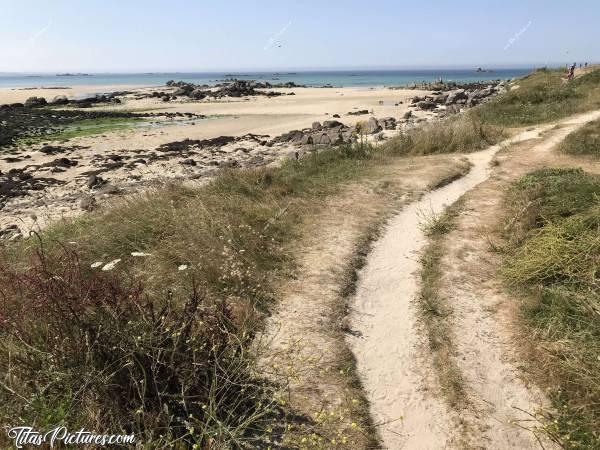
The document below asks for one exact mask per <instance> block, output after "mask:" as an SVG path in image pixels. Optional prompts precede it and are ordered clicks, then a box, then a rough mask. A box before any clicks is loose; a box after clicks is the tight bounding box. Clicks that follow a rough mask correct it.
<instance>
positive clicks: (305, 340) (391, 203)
mask: <svg viewBox="0 0 600 450" xmlns="http://www.w3.org/2000/svg"><path fill="white" fill-rule="evenodd" d="M463 170H464V162H463V161H462V158H461V157H460V156H457V155H436V156H432V157H426V158H417V159H412V158H399V159H397V160H396V161H394V162H392V163H390V164H389V165H388V166H386V167H385V168H380V169H378V172H377V176H373V177H365V178H363V179H362V180H360V181H357V182H356V183H352V184H349V185H346V186H344V189H343V190H342V192H341V193H340V194H339V195H334V196H332V197H331V198H329V199H328V200H327V201H326V204H325V205H324V206H323V207H322V208H320V211H319V214H318V215H316V216H315V221H314V223H309V224H306V225H305V226H306V230H305V232H304V233H303V237H302V239H299V241H298V242H299V247H298V248H297V249H295V250H294V251H293V254H294V255H295V258H296V260H297V262H298V267H297V269H296V270H295V271H294V277H292V278H291V279H286V281H285V282H284V283H282V286H281V287H280V289H279V290H278V297H280V298H281V301H280V302H279V303H278V305H277V307H276V309H275V311H274V313H273V315H272V316H271V317H270V319H269V321H268V323H267V329H266V331H265V337H264V339H263V340H264V341H266V342H268V351H267V352H266V353H265V355H264V359H263V363H264V364H266V365H267V366H269V367H273V366H274V365H276V366H277V367H279V368H280V369H279V370H283V371H284V373H282V374H279V377H282V376H289V377H290V378H289V403H290V405H291V406H292V407H293V409H294V411H296V412H298V413H300V414H302V415H305V416H307V417H315V414H318V413H319V412H320V411H323V410H324V411H326V413H330V412H334V413H335V417H336V419H335V420H334V421H333V423H331V419H330V422H328V423H327V424H326V425H325V426H326V427H327V428H329V430H330V431H331V430H332V429H335V430H336V431H337V430H343V433H344V435H345V436H348V437H349V442H348V443H347V444H342V443H341V442H338V444H339V446H333V445H332V446H331V448H344V449H347V448H351V449H356V448H365V447H366V445H367V442H366V440H365V436H363V435H362V428H361V427H362V426H363V425H364V424H362V423H361V422H362V421H361V418H360V417H356V411H353V410H354V409H355V408H357V407H359V408H361V409H362V406H361V405H356V404H355V403H354V402H353V399H354V398H355V397H358V398H360V397H361V395H360V393H359V392H356V388H355V387H354V386H352V380H351V379H349V378H348V377H347V376H346V375H344V376H341V375H340V374H339V373H338V370H336V368H339V367H340V366H342V367H343V366H345V365H346V363H345V362H343V361H342V360H343V358H345V353H346V346H345V342H344V332H343V331H342V328H341V326H340V324H339V323H337V321H338V320H339V319H340V318H339V317H338V315H339V305H340V304H342V303H343V302H344V300H343V299H342V298H340V295H341V294H340V285H341V284H343V282H344V274H345V273H346V271H347V270H348V265H349V264H350V263H351V261H352V258H353V257H354V252H355V251H356V246H357V242H358V241H359V240H360V238H361V236H362V235H364V234H365V232H366V229H367V228H368V227H369V226H372V225H373V223H374V222H377V221H378V220H379V219H378V217H379V216H380V215H381V214H385V213H386V212H388V211H389V210H390V209H393V208H397V207H399V206H401V205H402V204H405V203H408V202H410V201H411V200H412V199H414V198H415V197H416V196H419V195H420V194H421V192H422V191H426V190H428V189H429V186H431V185H435V184H437V183H439V182H440V181H441V180H443V179H446V178H448V177H451V176H456V175H457V174H459V173H461V172H462V171H463ZM400 180H401V181H400ZM361 404H362V402H361ZM348 411H350V412H348ZM340 412H343V418H340V416H339V413H340ZM353 421H356V422H359V423H361V427H359V428H358V429H354V428H352V426H351V422H353ZM321 431H323V430H321ZM334 436H335V434H334ZM332 437H333V436H332ZM294 448H295V447H294ZM300 448H305V446H300Z"/></svg>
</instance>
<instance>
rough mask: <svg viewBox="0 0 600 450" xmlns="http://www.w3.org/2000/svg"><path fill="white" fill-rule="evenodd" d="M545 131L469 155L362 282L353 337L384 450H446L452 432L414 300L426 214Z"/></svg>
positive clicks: (390, 235) (417, 208)
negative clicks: (434, 385) (457, 175)
mask: <svg viewBox="0 0 600 450" xmlns="http://www.w3.org/2000/svg"><path fill="white" fill-rule="evenodd" d="M551 127H552V125H546V126H542V127H538V128H533V129H530V130H529V131H525V132H522V133H520V134H518V135H517V136H515V137H513V138H511V139H508V140H507V141H504V142H503V143H501V144H498V145H495V146H492V147H490V148H488V149H486V150H484V151H481V152H477V153H473V154H471V155H469V160H470V161H471V162H472V164H473V168H472V170H471V172H470V173H469V174H468V175H467V176H465V177H463V178H461V179H459V180H457V181H455V182H454V183H452V184H450V185H448V186H445V187H443V188H441V189H439V190H437V191H434V192H431V193H430V194H428V195H426V196H425V197H424V198H422V199H421V200H420V201H418V202H416V203H413V204H411V205H409V206H408V207H406V208H405V209H404V210H403V211H402V212H400V213H399V214H398V215H397V216H395V217H394V218H393V219H392V220H391V221H390V222H389V224H388V225H387V227H386V230H385V231H384V234H383V236H382V238H381V239H380V240H379V241H378V242H377V243H376V245H375V247H374V248H373V251H372V252H371V254H370V255H369V257H368V261H367V265H366V267H365V268H364V269H363V270H362V271H361V273H360V274H359V282H358V286H357V293H356V296H355V299H354V302H353V311H352V313H351V323H352V328H353V329H354V330H356V331H358V332H359V333H357V336H358V337H355V336H349V337H348V341H349V344H350V347H351V348H352V351H353V352H354V354H355V356H356V359H357V363H358V370H359V373H360V376H361V379H362V381H363V384H364V388H365V390H366V393H367V397H368V398H369V400H370V402H371V413H372V414H373V418H374V421H375V423H376V424H378V425H379V426H380V432H381V437H382V440H383V446H384V448H388V449H395V450H397V449H401V448H408V449H416V448H419V449H440V448H444V447H446V445H447V444H448V443H449V441H450V438H451V434H452V431H453V430H452V428H453V427H452V424H451V419H450V417H449V414H448V412H447V410H446V406H445V405H444V403H443V401H442V400H441V399H440V398H439V397H437V396H435V395H433V394H432V393H429V392H428V390H429V389H430V388H431V386H430V383H428V382H427V378H428V377H429V378H431V376H432V375H431V369H430V367H429V361H428V360H427V358H426V357H424V356H422V355H421V354H422V348H423V346H422V345H421V344H422V341H423V339H422V337H421V334H420V333H419V332H418V329H417V327H418V320H417V311H416V305H415V304H414V299H415V297H416V295H417V294H418V290H419V286H418V270H419V269H420V263H419V255H418V254H419V252H420V251H421V250H422V249H423V248H424V246H425V244H426V243H427V240H426V238H425V236H424V234H423V232H422V231H421V228H420V223H421V222H422V218H423V214H424V213H425V214H430V213H431V211H433V212H436V213H437V212H440V211H442V210H443V209H444V207H445V206H448V205H450V204H452V203H454V202H455V201H456V200H458V199H459V198H460V197H461V196H462V195H463V194H464V193H466V192H467V191H469V190H471V189H473V188H474V187H475V186H477V185H478V184H480V183H482V182H483V181H485V180H486V179H487V178H488V177H489V173H490V170H489V163H490V161H491V160H492V158H493V157H494V155H495V154H496V152H497V151H498V150H499V149H500V148H501V147H502V146H503V145H510V144H513V143H516V142H521V141H524V140H528V139H532V138H535V137H538V136H539V133H540V132H543V131H546V130H548V129H550V128H551Z"/></svg>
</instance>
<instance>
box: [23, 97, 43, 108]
mask: <svg viewBox="0 0 600 450" xmlns="http://www.w3.org/2000/svg"><path fill="white" fill-rule="evenodd" d="M47 103H48V102H46V99H45V98H44V97H29V98H28V99H27V100H26V101H25V106H27V107H29V108H32V107H34V106H43V105H46V104H47Z"/></svg>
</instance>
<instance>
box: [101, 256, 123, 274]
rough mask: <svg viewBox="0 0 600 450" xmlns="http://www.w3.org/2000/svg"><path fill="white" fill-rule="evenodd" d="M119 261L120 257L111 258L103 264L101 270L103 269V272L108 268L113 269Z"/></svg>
mask: <svg viewBox="0 0 600 450" xmlns="http://www.w3.org/2000/svg"><path fill="white" fill-rule="evenodd" d="M120 261H121V259H120V258H119V259H114V260H112V261H111V262H109V263H108V264H106V265H105V266H104V267H103V268H102V270H103V271H105V272H106V271H108V270H113V269H114V268H115V266H116V265H117V264H119V262H120Z"/></svg>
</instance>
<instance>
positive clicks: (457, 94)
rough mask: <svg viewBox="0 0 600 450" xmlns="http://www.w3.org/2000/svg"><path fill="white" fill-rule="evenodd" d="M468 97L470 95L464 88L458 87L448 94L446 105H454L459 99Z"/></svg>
mask: <svg viewBox="0 0 600 450" xmlns="http://www.w3.org/2000/svg"><path fill="white" fill-rule="evenodd" d="M467 97H468V96H467V94H466V92H465V90H464V89H456V90H455V91H451V92H450V93H449V94H448V98H446V105H453V104H455V103H456V102H457V101H459V100H466V99H467Z"/></svg>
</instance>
